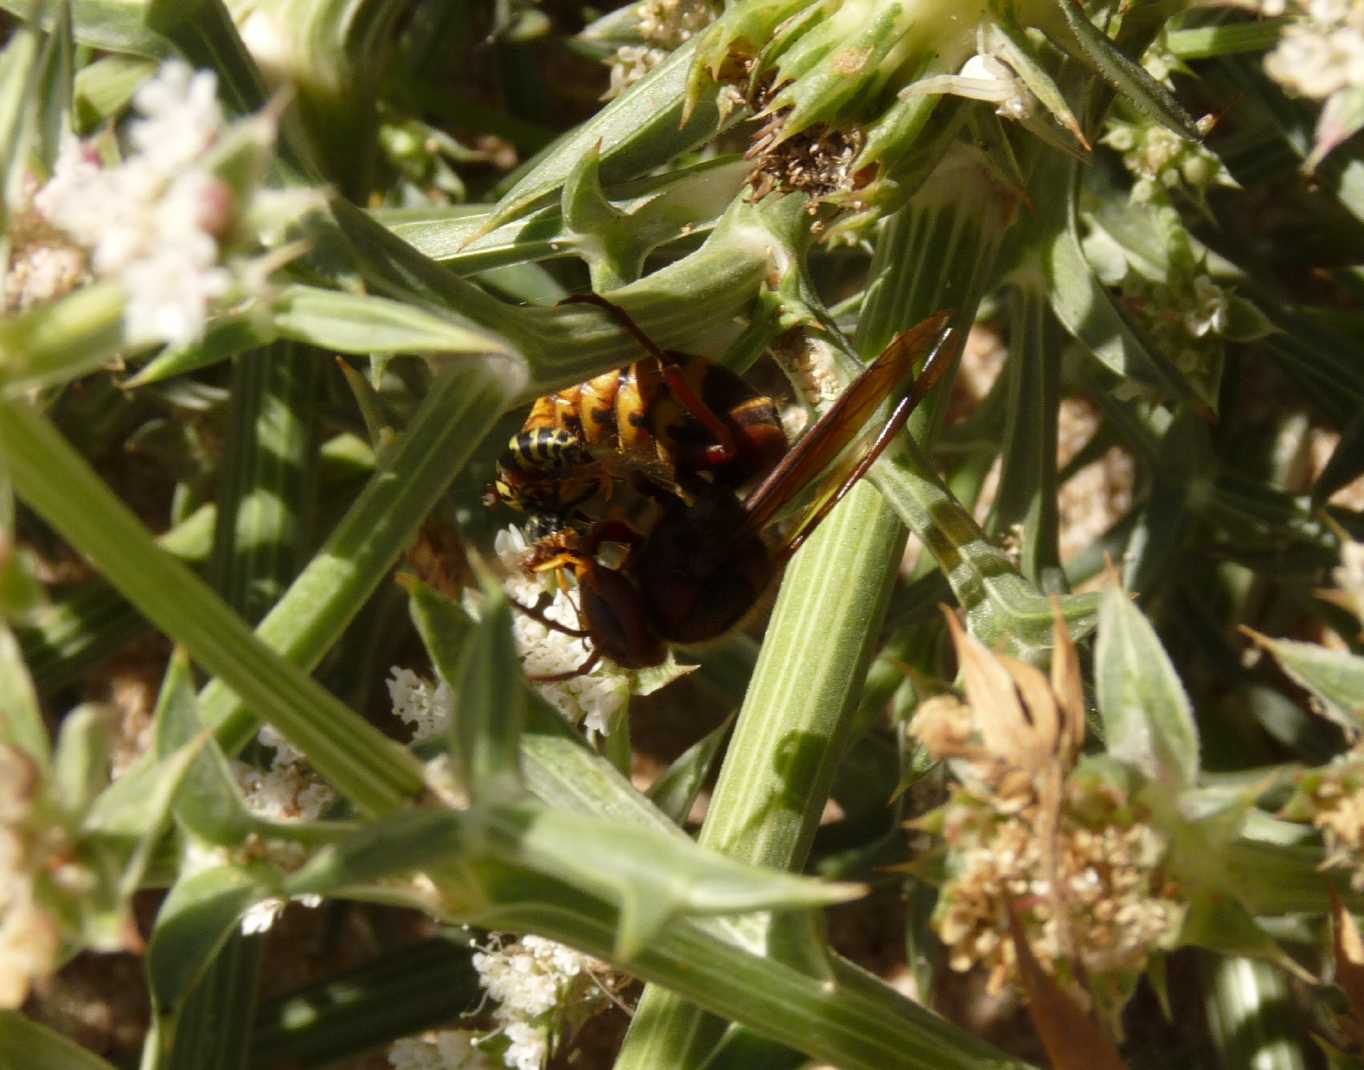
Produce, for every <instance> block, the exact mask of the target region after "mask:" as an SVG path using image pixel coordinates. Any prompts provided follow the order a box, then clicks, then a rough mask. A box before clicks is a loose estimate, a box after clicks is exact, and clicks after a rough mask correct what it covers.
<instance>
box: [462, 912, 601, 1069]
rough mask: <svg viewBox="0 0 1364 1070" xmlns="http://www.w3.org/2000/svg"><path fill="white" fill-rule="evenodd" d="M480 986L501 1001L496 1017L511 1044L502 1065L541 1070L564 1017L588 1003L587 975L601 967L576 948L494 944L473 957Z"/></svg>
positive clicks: (531, 941) (541, 942)
mask: <svg viewBox="0 0 1364 1070" xmlns="http://www.w3.org/2000/svg"><path fill="white" fill-rule="evenodd" d="M473 964H474V969H475V970H477V971H478V975H479V977H478V980H479V984H481V985H482V986H483V988H484V989H485V990H486V991H487V993H488V995H489V996H491V997H492V998H493V999H494V1000H496V1001H497V1003H498V1006H497V1009H496V1010H495V1011H494V1012H493V1015H494V1017H495V1018H496V1019H497V1021H498V1023H499V1024H500V1027H501V1032H502V1034H503V1035H504V1036H505V1037H506V1038H507V1040H508V1041H509V1046H508V1048H507V1051H506V1054H505V1056H504V1059H503V1061H504V1062H505V1063H506V1065H507V1066H510V1067H515V1068H516V1070H540V1067H541V1066H542V1065H543V1064H544V1061H545V1059H546V1057H547V1056H548V1054H549V1045H550V1040H551V1038H552V1036H553V1035H555V1034H557V1032H558V1031H559V1029H560V1028H561V1025H562V1023H563V1021H564V1020H565V1012H566V1011H568V1010H569V1009H570V1008H571V1006H572V1005H573V1004H575V1003H582V1002H583V1001H584V1000H585V999H587V998H589V994H588V990H587V988H586V984H585V981H584V980H583V979H584V978H585V977H586V975H587V974H588V973H589V972H591V971H592V970H593V969H600V968H601V967H602V964H601V963H600V962H598V961H597V960H596V959H594V958H591V957H590V956H588V955H583V954H581V953H580V952H577V951H574V950H573V949H572V948H571V947H565V946H564V945H563V944H559V943H555V942H554V941H553V940H546V939H545V938H544V937H541V936H525V937H522V938H521V939H520V940H518V941H515V942H513V943H509V944H501V943H499V942H497V940H496V938H494V942H493V943H492V944H490V945H489V947H488V948H487V949H486V950H484V951H480V952H477V953H476V954H475V955H474V957H473Z"/></svg>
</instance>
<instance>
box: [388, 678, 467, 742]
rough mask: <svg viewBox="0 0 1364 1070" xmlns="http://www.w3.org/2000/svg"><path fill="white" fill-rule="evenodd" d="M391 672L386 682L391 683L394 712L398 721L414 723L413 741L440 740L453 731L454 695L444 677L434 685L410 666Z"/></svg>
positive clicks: (412, 725) (389, 688) (390, 689)
mask: <svg viewBox="0 0 1364 1070" xmlns="http://www.w3.org/2000/svg"><path fill="white" fill-rule="evenodd" d="M389 672H390V673H392V675H391V676H390V677H389V678H388V680H386V681H385V683H387V684H388V697H389V699H390V700H391V701H392V703H393V713H394V716H396V717H397V718H398V719H399V720H401V721H403V722H404V723H406V724H408V725H411V727H412V742H413V743H425V742H426V741H427V740H431V739H439V738H440V737H441V736H443V735H445V733H446V732H448V731H449V730H450V718H451V717H452V716H453V715H454V709H455V703H454V697H453V696H452V695H451V694H450V688H449V687H448V686H447V685H446V683H445V681H444V680H441V681H440V682H439V683H436V684H433V683H431V681H429V680H426V679H424V678H423V677H421V676H418V675H417V674H416V673H415V672H413V671H412V670H411V669H403V668H399V667H398V666H397V665H395V666H393V667H392V668H391V669H389Z"/></svg>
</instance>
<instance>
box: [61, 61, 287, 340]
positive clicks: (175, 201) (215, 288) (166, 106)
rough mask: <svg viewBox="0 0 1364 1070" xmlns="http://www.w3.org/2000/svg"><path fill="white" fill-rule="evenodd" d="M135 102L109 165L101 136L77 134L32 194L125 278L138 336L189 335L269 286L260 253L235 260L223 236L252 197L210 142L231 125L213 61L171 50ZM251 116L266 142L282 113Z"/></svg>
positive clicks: (113, 275)
mask: <svg viewBox="0 0 1364 1070" xmlns="http://www.w3.org/2000/svg"><path fill="white" fill-rule="evenodd" d="M133 107H134V109H135V110H136V111H137V113H138V117H137V118H135V119H134V120H133V121H132V122H130V123H129V126H128V144H129V148H130V150H131V151H130V152H129V154H128V155H127V157H126V158H125V159H124V160H123V161H122V162H121V163H119V164H118V165H117V166H109V167H105V166H102V165H101V161H100V158H99V156H98V155H97V154H96V152H95V151H94V149H93V148H92V147H91V146H88V145H84V144H81V143H79V142H77V141H75V140H74V139H71V140H68V141H67V142H66V143H64V144H63V146H62V149H61V152H60V154H59V156H58V160H57V163H56V166H55V168H54V170H53V175H52V178H51V180H50V181H49V182H48V183H47V185H46V186H44V187H43V189H41V190H39V191H38V193H37V194H36V195H35V197H34V206H35V208H36V209H37V211H38V213H39V214H40V215H41V216H42V218H43V219H44V220H46V221H47V222H48V223H49V224H51V225H52V226H53V227H56V228H58V229H60V230H61V231H64V232H65V233H66V234H67V235H69V236H70V237H71V238H72V239H73V240H74V241H75V242H77V243H78V244H79V245H81V246H83V247H84V248H86V249H88V250H89V251H90V267H91V270H92V271H93V272H94V274H95V275H97V276H99V277H102V278H107V279H113V280H115V281H117V282H119V283H120V284H121V285H122V286H123V288H124V290H125V291H126V293H127V305H126V308H125V311H124V330H125V334H126V336H127V339H128V341H130V342H132V343H134V344H142V343H157V342H167V343H170V344H171V345H186V344H189V343H192V342H194V341H196V340H198V339H199V338H200V337H202V336H203V333H204V329H205V326H206V324H207V321H208V317H209V315H210V313H211V312H212V310H213V309H214V308H215V306H217V305H218V304H221V303H222V302H223V300H224V299H226V298H229V297H231V296H233V295H234V294H236V295H237V296H239V297H242V296H248V295H250V294H251V293H254V292H256V291H257V290H259V289H260V287H261V281H260V280H258V279H255V278H254V276H252V275H251V274H250V272H249V270H247V269H248V268H249V266H250V264H251V261H249V260H247V261H245V262H244V263H242V264H240V265H236V266H235V267H234V266H232V265H229V264H227V263H225V262H224V261H225V257H224V251H223V249H222V248H221V247H220V244H219V243H220V240H221V239H222V238H223V237H224V236H225V235H226V234H227V233H228V232H229V231H230V230H231V229H232V226H233V223H234V221H235V220H236V219H237V218H238V217H239V216H240V215H241V213H243V212H244V211H245V210H246V209H247V207H248V206H247V205H241V204H238V203H236V200H237V193H236V192H234V190H233V188H232V187H231V186H229V185H228V183H227V182H226V181H225V180H224V179H223V178H221V177H219V176H218V175H217V174H215V173H214V172H213V170H212V166H213V159H212V152H213V150H214V149H215V146H217V145H218V144H219V143H220V141H221V140H222V138H223V137H224V134H225V133H226V132H227V131H228V130H229V128H228V127H227V126H226V125H225V123H224V119H223V114H222V109H221V107H220V106H219V104H218V100H217V79H216V77H215V76H214V75H213V74H212V72H208V71H200V72H195V71H194V70H192V69H191V68H190V67H188V66H187V65H186V64H184V63H181V62H179V61H172V62H168V63H166V64H164V65H163V66H162V67H161V69H160V71H159V72H158V73H157V75H156V76H155V77H154V78H152V79H151V80H150V81H148V82H146V83H145V84H143V85H142V86H141V88H139V89H138V91H137V93H136V94H135V95H134V97H133ZM252 123H254V124H256V125H257V126H259V128H260V139H262V140H263V143H264V144H267V145H268V143H269V141H270V140H271V139H272V138H273V133H274V121H273V119H268V118H260V117H258V118H256V119H246V120H242V122H241V123H239V124H234V126H233V127H231V128H230V129H231V130H233V131H239V132H245V131H248V130H254V129H255V127H251V126H247V125H245V124H252ZM248 143H250V144H256V142H255V141H250V140H249V139H248ZM244 199H249V198H244Z"/></svg>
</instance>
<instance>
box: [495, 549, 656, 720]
mask: <svg viewBox="0 0 1364 1070" xmlns="http://www.w3.org/2000/svg"><path fill="white" fill-rule="evenodd" d="M493 548H494V550H495V551H496V553H497V555H498V557H499V558H500V559H501V561H502V563H503V565H504V566H505V567H506V569H507V570H508V573H509V577H508V579H507V583H506V588H507V594H508V595H510V596H511V597H512V598H514V599H516V601H518V602H520V603H521V604H522V605H530V606H534V605H537V604H538V603H539V601H540V598H541V596H542V595H543V594H544V593H545V588H544V587H543V586H541V584H540V582H539V581H538V580H537V579H533V578H531V577H529V576H527V575H526V574H525V572H524V562H525V556H526V551H527V545H526V539H525V536H524V535H523V534H522V533H521V531H519V530H518V529H516V528H507V529H505V530H503V531H499V532H498V533H497V537H496V540H495V542H494V543H493ZM553 590H554V600H553V601H552V602H551V603H550V604H549V605H548V606H547V607H546V608H545V609H544V615H545V617H547V618H548V619H549V620H552V621H554V622H555V623H557V624H562V625H564V627H566V628H573V629H581V627H582V623H581V620H580V618H579V616H578V607H577V604H576V603H575V602H574V601H573V599H572V598H571V597H570V596H569V594H568V592H567V591H565V590H563V589H562V588H559V587H555V588H553ZM512 640H513V642H515V644H516V652H517V653H518V654H519V655H520V656H521V664H522V667H523V668H524V669H525V671H526V674H527V675H528V676H553V675H555V674H557V673H563V672H572V671H573V670H574V669H576V668H578V667H579V666H580V665H582V664H583V663H584V662H585V661H586V660H587V659H588V657H589V656H590V655H591V653H592V647H591V640H590V639H589V640H584V639H581V638H578V637H577V636H573V635H567V634H565V633H564V632H561V631H557V630H555V629H553V628H548V627H546V626H545V625H543V624H541V623H540V622H539V621H538V620H535V619H534V618H532V617H529V616H527V615H526V614H525V613H518V612H514V613H513V617H512ZM630 681H631V675H630V673H629V672H628V671H626V670H624V669H621V668H620V667H619V666H617V665H615V663H614V662H609V661H606V659H602V660H601V661H599V662H598V663H597V664H596V666H594V667H593V669H592V671H591V672H590V673H587V674H585V675H583V676H575V677H573V678H571V679H568V680H562V681H558V682H555V683H542V684H538V685H537V687H538V689H539V691H540V694H542V695H543V696H544V697H545V699H546V700H547V701H548V702H549V703H550V704H551V705H552V706H554V708H555V709H557V710H558V711H559V712H560V713H562V714H563V715H564V717H565V718H566V719H567V720H568V721H569V722H570V723H572V724H581V725H583V726H584V727H585V728H586V729H587V730H588V731H589V732H594V733H600V734H601V735H607V734H609V733H610V731H611V730H612V728H613V727H614V726H615V724H616V722H617V720H618V719H619V718H620V717H621V716H622V715H623V714H624V712H625V710H626V708H627V707H628V705H629V702H630V690H631V687H630Z"/></svg>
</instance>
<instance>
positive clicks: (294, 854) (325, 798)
mask: <svg viewBox="0 0 1364 1070" xmlns="http://www.w3.org/2000/svg"><path fill="white" fill-rule="evenodd" d="M260 740H261V742H262V743H264V744H265V745H266V746H269V747H273V748H275V757H274V760H273V762H272V763H271V766H270V769H269V770H268V771H262V770H260V769H257V768H255V767H254V766H250V765H247V764H246V763H245V762H235V761H234V762H233V763H232V771H233V774H234V775H235V776H236V778H237V786H238V787H239V788H240V789H241V791H242V795H243V796H244V798H245V801H246V805H247V807H248V808H249V809H250V810H251V812H252V813H254V814H256V815H257V816H259V817H264V818H268V819H269V820H272V821H315V820H317V819H318V818H319V817H321V816H322V813H323V811H325V810H326V809H327V807H329V806H330V805H331V804H332V803H333V802H335V801H336V792H335V791H333V790H332V788H331V787H330V786H329V785H327V784H325V783H323V782H322V781H321V780H319V779H318V777H317V774H316V773H314V772H313V771H312V768H311V767H310V766H309V765H307V762H306V759H305V758H304V757H303V755H302V754H301V753H300V752H299V751H297V750H295V749H294V747H293V746H292V745H290V744H289V743H288V742H287V741H286V740H285V739H284V737H283V736H281V735H280V734H279V733H278V732H276V731H275V730H274V729H273V728H270V727H269V726H268V725H267V726H266V727H264V728H262V729H261V732H260ZM305 857H306V855H305V852H303V851H302V850H301V849H300V848H298V847H297V846H296V845H293V844H286V845H282V846H280V847H276V848H273V849H272V851H271V858H272V860H273V861H275V862H277V863H279V864H280V865H285V866H291V865H298V864H300V863H301V862H303V861H304V858H305ZM295 901H296V902H299V903H302V904H303V905H304V906H306V907H318V906H321V904H322V898H321V897H320V896H317V895H301V896H298V897H297V899H296V900H295ZM285 905H286V903H285V900H284V899H282V898H280V897H278V896H275V897H272V898H269V899H262V900H261V901H260V902H258V903H256V904H255V905H254V906H252V907H251V908H250V909H249V910H248V911H247V912H246V914H245V915H243V916H242V921H241V929H242V932H243V933H245V934H247V935H250V934H252V933H263V932H266V931H268V930H269V929H270V927H271V926H272V925H274V923H275V919H276V918H278V917H279V916H280V914H282V913H283V912H284V907H285Z"/></svg>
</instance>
